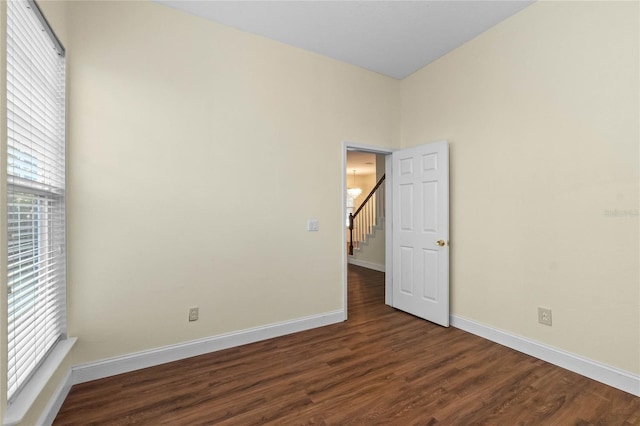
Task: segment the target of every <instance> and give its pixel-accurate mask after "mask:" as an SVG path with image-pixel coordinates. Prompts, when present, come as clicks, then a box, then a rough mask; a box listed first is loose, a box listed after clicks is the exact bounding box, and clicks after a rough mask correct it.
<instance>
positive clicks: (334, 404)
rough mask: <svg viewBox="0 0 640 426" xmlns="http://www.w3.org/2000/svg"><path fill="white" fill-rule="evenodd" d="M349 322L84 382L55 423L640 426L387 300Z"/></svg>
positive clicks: (558, 377)
mask: <svg viewBox="0 0 640 426" xmlns="http://www.w3.org/2000/svg"><path fill="white" fill-rule="evenodd" d="M383 299H384V275H383V274H382V273H379V272H375V271H371V270H368V269H364V268H360V267H357V266H350V267H349V320H348V321H347V322H345V323H341V324H335V325H331V326H327V327H323V328H319V329H315V330H310V331H305V332H302V333H297V334H293V335H289V336H284V337H280V338H276V339H271V340H267V341H263V342H258V343H254V344H250V345H246V346H242V347H238V348H233V349H228V350H225V351H220V352H216V353H212V354H208V355H203V356H199V357H195V358H190V359H187V360H182V361H177V362H173V363H170V364H165V365H161V366H158V367H152V368H147V369H144V370H139V371H135V372H132V373H127V374H122V375H119V376H114V377H109V378H106V379H102V380H96V381H93V382H89V383H83V384H79V385H76V386H74V387H73V388H72V389H71V392H70V394H69V396H68V397H67V399H66V401H65V403H64V405H63V406H62V409H61V410H60V412H59V413H58V416H57V418H56V421H55V423H54V424H55V425H71V424H73V425H89V424H108V425H127V424H143V425H158V424H170V425H210V424H227V425H251V424H278V425H305V424H317V425H325V424H326V425H329V424H331V425H348V424H360V425H362V424H366V425H369V424H397V425H413V424H416V425H417V424H419V425H434V424H440V425H474V424H486V425H517V424H524V425H591V424H593V425H640V398H637V397H634V396H632V395H630V394H627V393H625V392H622V391H619V390H616V389H614V388H611V387H608V386H605V385H603V384H600V383H598V382H595V381H593V380H590V379H587V378H584V377H582V376H579V375H577V374H574V373H571V372H569V371H566V370H563V369H561V368H558V367H555V366H553V365H550V364H547V363H545V362H543V361H540V360H537V359H535V358H532V357H529V356H527V355H524V354H521V353H518V352H515V351H513V350H511V349H508V348H505V347H503V346H500V345H497V344H495V343H491V342H489V341H487V340H484V339H481V338H479V337H476V336H473V335H471V334H468V333H466V332H464V331H461V330H458V329H455V328H453V327H451V328H442V327H439V326H436V325H433V324H431V323H428V322H426V321H422V320H419V319H417V318H415V317H413V316H411V315H407V314H404V313H402V312H399V311H396V310H394V309H392V308H389V307H388V306H385V305H384V303H383Z"/></svg>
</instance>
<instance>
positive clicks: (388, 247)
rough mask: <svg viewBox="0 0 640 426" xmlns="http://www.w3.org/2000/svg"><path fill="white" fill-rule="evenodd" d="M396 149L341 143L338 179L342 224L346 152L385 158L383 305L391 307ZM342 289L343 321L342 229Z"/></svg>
mask: <svg viewBox="0 0 640 426" xmlns="http://www.w3.org/2000/svg"><path fill="white" fill-rule="evenodd" d="M397 150H398V149H396V148H389V147H383V146H376V145H366V144H361V143H355V142H343V143H342V172H341V173H342V178H341V179H340V184H341V185H342V190H341V192H340V193H341V194H342V201H341V203H340V206H341V210H340V218H341V220H340V223H342V224H344V213H345V212H346V211H347V174H346V170H347V151H360V152H370V153H372V154H382V155H384V156H385V180H384V181H385V182H384V183H385V187H384V190H385V203H384V212H385V221H384V233H385V253H384V263H385V266H384V267H385V276H384V303H385V304H387V305H389V306H393V288H392V286H391V285H392V280H393V271H392V269H391V268H392V266H393V256H392V255H393V252H392V244H391V243H392V238H391V224H392V221H391V219H392V217H391V214H392V212H393V209H392V202H393V193H392V191H393V189H392V188H393V186H392V184H391V183H392V178H393V174H392V173H391V164H392V162H391V154H392V153H393V152H394V151H397ZM341 252H342V259H343V263H342V289H343V294H344V301H343V305H344V320H345V321H346V320H347V319H348V310H349V304H348V295H349V289H348V281H347V267H348V263H349V259H348V257H347V232H346V230H344V229H343V231H342V250H341Z"/></svg>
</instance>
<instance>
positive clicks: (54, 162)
mask: <svg viewBox="0 0 640 426" xmlns="http://www.w3.org/2000/svg"><path fill="white" fill-rule="evenodd" d="M64 73H65V60H64V50H63V49H62V47H61V45H60V43H59V42H58V40H57V39H56V38H55V35H54V34H53V32H52V31H51V29H50V28H49V26H48V24H47V23H46V20H45V19H44V18H43V16H42V14H41V13H40V11H39V10H38V8H37V5H36V4H35V3H34V2H33V1H25V0H14V1H8V2H7V151H8V152H7V188H8V189H7V204H8V205H7V219H8V234H9V235H8V259H7V270H8V277H7V278H8V279H7V284H8V286H9V288H8V307H7V308H8V309H7V316H8V318H7V320H8V321H7V324H8V330H7V332H8V354H7V360H8V384H7V385H8V386H7V389H8V395H7V396H8V398H9V400H10V401H11V399H12V397H13V396H15V395H16V394H17V392H18V391H19V390H20V388H21V386H23V384H24V383H25V382H26V381H28V379H29V378H30V376H31V375H32V374H33V373H34V372H35V371H36V369H37V368H38V366H39V365H40V364H41V362H42V361H43V360H44V358H45V357H46V356H47V354H48V353H49V352H50V350H51V349H52V348H53V346H54V345H55V344H56V342H57V341H58V340H59V339H60V338H61V337H64V334H65V333H66V267H65V266H66V265H65V264H66V260H65V252H66V249H65V108H64V106H65V87H64V81H65V75H64Z"/></svg>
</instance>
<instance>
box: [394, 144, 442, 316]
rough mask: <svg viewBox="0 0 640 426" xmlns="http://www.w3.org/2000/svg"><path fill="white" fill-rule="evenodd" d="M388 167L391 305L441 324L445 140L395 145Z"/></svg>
mask: <svg viewBox="0 0 640 426" xmlns="http://www.w3.org/2000/svg"><path fill="white" fill-rule="evenodd" d="M392 172H393V183H392V185H393V229H392V240H393V242H392V252H393V260H392V262H393V267H392V271H393V278H392V287H393V306H394V307H395V308H398V309H401V310H403V311H406V312H409V313H411V314H413V315H416V316H418V317H420V318H424V319H426V320H429V321H432V322H435V323H437V324H440V325H443V326H445V327H446V326H448V325H449V243H448V242H449V145H448V143H447V142H446V141H443V142H435V143H431V144H426V145H420V146H417V147H413V148H408V149H404V150H401V151H396V152H394V153H393V154H392ZM439 241H440V242H441V244H442V242H443V243H444V245H440V244H439V243H438V242H439Z"/></svg>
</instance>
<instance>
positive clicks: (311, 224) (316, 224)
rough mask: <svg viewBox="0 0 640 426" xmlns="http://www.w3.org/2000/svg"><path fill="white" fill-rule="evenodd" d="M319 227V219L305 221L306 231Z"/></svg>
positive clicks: (315, 229)
mask: <svg viewBox="0 0 640 426" xmlns="http://www.w3.org/2000/svg"><path fill="white" fill-rule="evenodd" d="M319 228H320V221H319V220H318V219H309V220H308V221H307V231H317V230H318V229H319Z"/></svg>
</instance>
